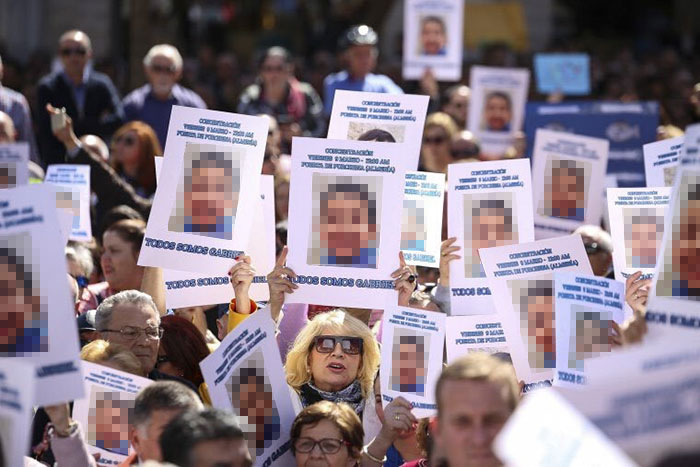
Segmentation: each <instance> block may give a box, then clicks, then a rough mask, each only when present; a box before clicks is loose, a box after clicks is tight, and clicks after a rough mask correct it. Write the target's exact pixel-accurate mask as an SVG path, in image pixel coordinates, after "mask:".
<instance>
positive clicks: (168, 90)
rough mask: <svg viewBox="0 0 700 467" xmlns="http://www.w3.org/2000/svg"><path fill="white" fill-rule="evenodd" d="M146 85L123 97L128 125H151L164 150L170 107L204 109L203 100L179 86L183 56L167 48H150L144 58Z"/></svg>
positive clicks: (175, 50)
mask: <svg viewBox="0 0 700 467" xmlns="http://www.w3.org/2000/svg"><path fill="white" fill-rule="evenodd" d="M143 70H144V73H145V74H146V78H147V79H148V82H147V83H146V84H144V85H143V86H141V87H140V88H136V89H134V90H133V91H131V92H130V93H129V94H127V95H126V97H125V98H124V100H123V101H122V105H123V106H124V114H125V116H126V120H127V121H134V120H140V121H142V122H145V123H147V124H148V125H150V126H151V127H152V128H153V129H154V130H155V132H156V134H157V135H158V141H159V142H160V145H161V147H165V138H166V137H167V135H168V122H169V121H170V109H171V108H172V106H173V105H181V106H183V107H194V108H198V109H206V108H207V105H206V103H205V102H204V100H203V99H202V98H201V97H200V96H199V95H198V94H197V93H196V92H194V91H193V90H191V89H188V88H186V87H184V86H181V85H180V84H178V81H180V78H181V77H182V56H181V55H180V52H179V51H178V50H177V48H175V47H174V46H172V45H170V44H158V45H154V46H153V47H151V49H150V50H149V51H148V53H147V54H146V56H145V57H144V58H143Z"/></svg>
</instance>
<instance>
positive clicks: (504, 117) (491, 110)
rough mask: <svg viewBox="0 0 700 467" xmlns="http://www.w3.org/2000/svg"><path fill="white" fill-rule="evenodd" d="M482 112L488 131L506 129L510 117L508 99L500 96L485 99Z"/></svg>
mask: <svg viewBox="0 0 700 467" xmlns="http://www.w3.org/2000/svg"><path fill="white" fill-rule="evenodd" d="M484 113H485V117H486V125H487V129H488V130H489V131H506V129H507V126H508V124H509V123H510V119H511V117H512V115H511V110H510V105H509V104H508V101H506V100H505V99H504V98H502V97H500V96H492V97H490V98H489V99H488V100H487V101H486V107H485V109H484Z"/></svg>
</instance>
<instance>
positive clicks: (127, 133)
mask: <svg viewBox="0 0 700 467" xmlns="http://www.w3.org/2000/svg"><path fill="white" fill-rule="evenodd" d="M162 155H163V149H162V148H161V146H160V143H159V142H158V136H157V135H156V133H155V131H153V128H151V127H150V125H148V124H147V123H144V122H140V121H133V122H129V123H126V124H124V125H122V126H121V127H120V128H119V129H118V130H117V132H116V133H115V134H114V137H113V138H112V148H111V155H110V158H109V164H110V165H111V166H112V168H113V169H114V170H115V171H116V172H117V173H118V174H119V175H121V177H122V178H123V179H124V180H126V181H127V182H128V183H129V184H130V185H131V186H133V187H134V190H135V191H136V193H137V194H138V195H140V196H143V197H144V198H149V197H151V196H152V195H153V193H155V191H156V167H155V161H154V157H156V156H162Z"/></svg>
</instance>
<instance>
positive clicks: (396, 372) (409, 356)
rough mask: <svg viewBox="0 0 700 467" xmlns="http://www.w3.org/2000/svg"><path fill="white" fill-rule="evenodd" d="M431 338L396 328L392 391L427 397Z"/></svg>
mask: <svg viewBox="0 0 700 467" xmlns="http://www.w3.org/2000/svg"><path fill="white" fill-rule="evenodd" d="M429 348H430V336H429V335H427V334H424V333H420V332H414V331H411V330H408V329H400V328H394V338H393V342H392V351H391V355H392V357H391V359H392V365H391V376H390V379H389V384H390V389H391V390H392V391H399V392H404V393H411V394H416V395H418V396H425V388H426V384H427V381H426V379H427V376H428V352H427V349H429Z"/></svg>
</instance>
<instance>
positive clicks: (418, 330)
mask: <svg viewBox="0 0 700 467" xmlns="http://www.w3.org/2000/svg"><path fill="white" fill-rule="evenodd" d="M382 343H383V345H382V362H381V368H382V371H381V372H380V375H381V388H382V405H383V406H384V407H386V406H387V405H388V404H389V403H390V402H391V401H393V400H394V399H395V398H396V397H398V396H401V397H403V398H404V399H406V400H407V401H408V402H410V403H411V405H412V406H413V410H412V413H413V415H415V416H416V417H418V418H423V417H430V416H433V415H435V414H436V413H437V403H436V400H435V384H436V383H437V380H438V378H439V377H440V372H441V371H442V354H443V349H444V345H445V314H444V313H440V312H435V311H424V310H419V309H416V308H404V307H388V308H387V309H386V310H384V316H383V318H382Z"/></svg>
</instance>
